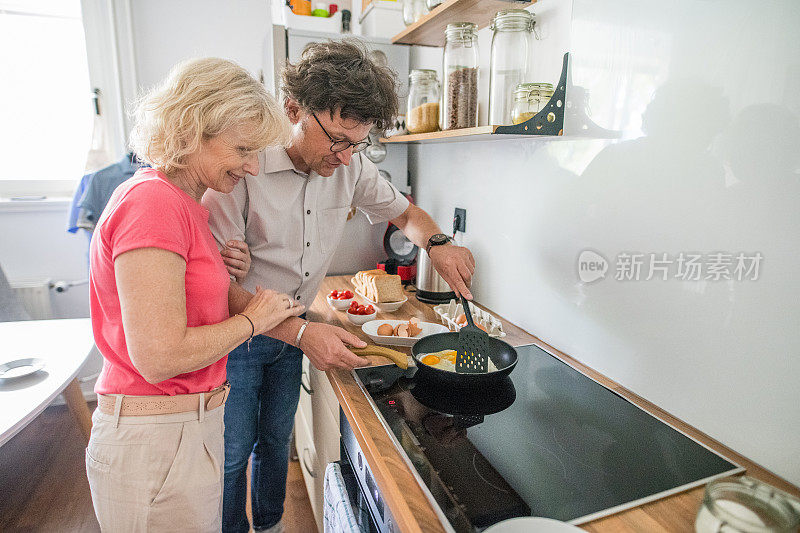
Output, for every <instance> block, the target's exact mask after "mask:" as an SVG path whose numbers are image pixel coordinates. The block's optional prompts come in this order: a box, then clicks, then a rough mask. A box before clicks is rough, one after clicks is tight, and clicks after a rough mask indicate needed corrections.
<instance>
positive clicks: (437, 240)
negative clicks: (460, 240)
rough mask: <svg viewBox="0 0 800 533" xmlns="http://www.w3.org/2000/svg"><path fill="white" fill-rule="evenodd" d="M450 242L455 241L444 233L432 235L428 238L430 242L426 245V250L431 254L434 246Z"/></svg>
mask: <svg viewBox="0 0 800 533" xmlns="http://www.w3.org/2000/svg"><path fill="white" fill-rule="evenodd" d="M449 242H453V239H451V238H450V237H448V236H447V235H445V234H444V233H437V234H435V235H431V238H430V239H428V244H427V245H425V252H426V253H427V254H429V255H430V253H431V248H432V247H434V246H441V245H443V244H447V243H449Z"/></svg>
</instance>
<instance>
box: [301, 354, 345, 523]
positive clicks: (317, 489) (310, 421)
mask: <svg viewBox="0 0 800 533" xmlns="http://www.w3.org/2000/svg"><path fill="white" fill-rule="evenodd" d="M294 420H295V447H296V448H297V455H298V458H299V460H300V465H301V470H302V472H303V481H304V482H305V484H306V489H307V490H308V497H309V500H311V510H312V511H313V512H314V519H315V520H316V522H317V527H318V528H319V530H320V531H322V513H323V509H324V506H323V489H324V481H325V468H326V466H327V465H328V463H331V462H334V461H338V460H339V453H340V444H339V442H340V437H341V434H340V432H339V402H338V400H337V399H336V395H335V394H334V392H333V388H331V385H330V382H329V381H328V377H327V376H326V375H325V373H324V372H321V371H319V370H317V369H316V368H314V366H313V365H312V364H311V363H310V362H309V360H308V358H307V357H305V356H304V357H303V375H302V385H301V387H300V402H299V403H298V406H297V413H296V414H295V419H294Z"/></svg>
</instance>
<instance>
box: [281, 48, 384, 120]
mask: <svg viewBox="0 0 800 533" xmlns="http://www.w3.org/2000/svg"><path fill="white" fill-rule="evenodd" d="M282 77H283V91H284V95H285V96H286V97H287V98H293V99H295V100H297V102H298V103H299V104H300V106H302V107H303V108H305V109H307V110H309V111H312V112H315V113H318V112H323V111H327V112H329V113H331V114H333V113H335V112H336V110H337V109H338V110H339V111H340V114H341V116H342V118H346V119H353V120H357V121H359V122H363V123H369V122H372V123H374V124H375V126H377V127H378V128H379V129H381V130H385V129H387V128H388V127H389V126H390V125H391V123H392V121H393V120H394V118H395V117H396V116H397V93H396V92H395V86H396V76H395V74H394V72H392V71H391V70H390V69H389V68H388V67H386V66H384V65H382V64H379V63H378V62H376V61H374V60H373V59H371V58H370V56H369V53H368V52H367V50H366V48H365V47H364V45H363V44H362V43H361V42H360V41H358V40H355V39H347V40H344V41H327V42H321V43H311V44H309V45H308V46H306V48H305V50H303V54H302V56H300V61H298V62H297V63H296V64H294V65H292V64H291V63H287V64H286V66H285V67H284V68H283V76H282Z"/></svg>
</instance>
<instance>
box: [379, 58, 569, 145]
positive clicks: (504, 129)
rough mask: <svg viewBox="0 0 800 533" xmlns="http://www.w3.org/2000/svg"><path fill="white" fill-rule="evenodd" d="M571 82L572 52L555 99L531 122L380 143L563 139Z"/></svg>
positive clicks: (442, 132)
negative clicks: (569, 82)
mask: <svg viewBox="0 0 800 533" xmlns="http://www.w3.org/2000/svg"><path fill="white" fill-rule="evenodd" d="M568 80H569V52H567V53H566V54H564V62H563V65H562V67H561V77H560V78H559V80H558V85H556V86H555V89H554V90H553V96H552V97H551V98H550V100H549V101H548V102H547V103H546V104H545V106H544V107H543V108H542V110H541V111H539V112H538V113H537V114H536V115H534V116H533V117H531V118H530V119H528V120H526V121H525V122H522V123H520V124H516V125H514V126H478V127H475V128H462V129H457V130H446V131H434V132H432V133H417V134H410V135H393V136H391V137H388V138H383V139H381V142H382V143H414V144H418V143H424V142H444V141H450V142H455V141H479V140H486V139H512V138H523V137H539V138H542V137H546V138H557V137H560V136H562V135H564V113H565V110H566V108H567V106H568V102H567V82H568Z"/></svg>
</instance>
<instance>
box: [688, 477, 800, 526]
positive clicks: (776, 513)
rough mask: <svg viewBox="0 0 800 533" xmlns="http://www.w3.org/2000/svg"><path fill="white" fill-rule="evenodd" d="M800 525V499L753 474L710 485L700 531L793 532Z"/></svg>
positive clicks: (698, 523) (699, 518)
mask: <svg viewBox="0 0 800 533" xmlns="http://www.w3.org/2000/svg"><path fill="white" fill-rule="evenodd" d="M799 528H800V500H798V499H797V498H795V497H794V496H791V495H789V494H787V493H785V492H783V491H780V490H778V489H776V488H775V487H773V486H771V485H768V484H766V483H762V482H761V481H758V480H756V479H753V478H751V477H749V476H742V477H739V478H732V479H731V478H729V479H720V480H717V481H712V482H711V483H709V484H708V485H707V486H706V491H705V494H704V496H703V503H702V504H701V506H700V510H699V511H698V512H697V518H696V519H695V522H694V529H695V531H696V532H697V533H789V532H790V531H791V532H793V533H794V532H797V531H798V529H799Z"/></svg>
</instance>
